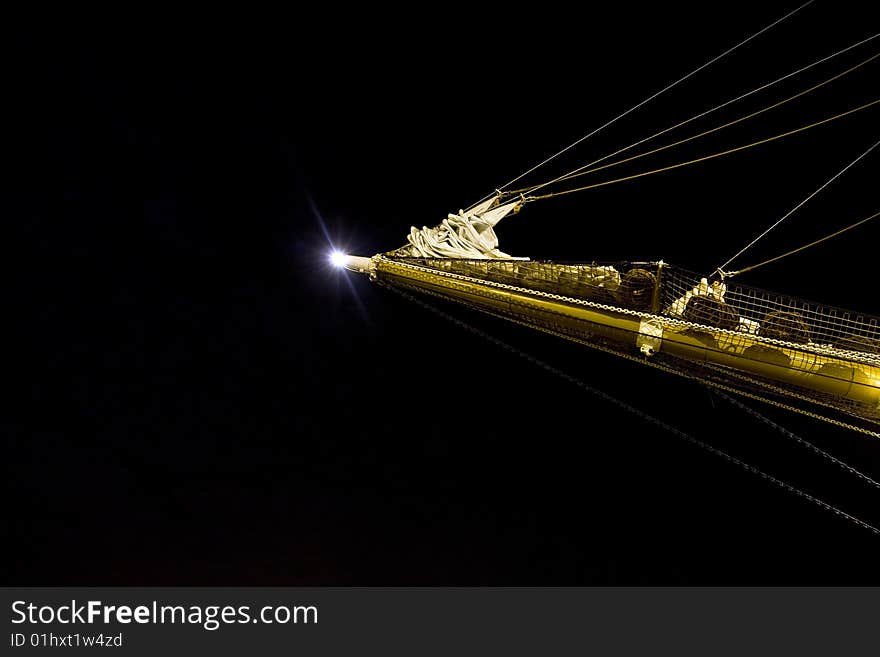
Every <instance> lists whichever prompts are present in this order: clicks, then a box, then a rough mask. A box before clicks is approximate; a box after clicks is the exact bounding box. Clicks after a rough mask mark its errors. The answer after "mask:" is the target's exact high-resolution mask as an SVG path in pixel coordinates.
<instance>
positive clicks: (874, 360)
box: [375, 100, 880, 365]
mask: <svg viewBox="0 0 880 657" xmlns="http://www.w3.org/2000/svg"><path fill="white" fill-rule="evenodd" d="M877 102H880V100H878V101H877ZM375 257H376V259H377V260H378V261H379V262H387V263H393V264H394V265H397V266H399V267H403V268H405V269H412V270H413V271H420V272H422V273H426V274H431V275H434V276H442V277H444V278H451V279H455V280H460V281H466V282H468V283H473V279H472V278H470V277H468V276H464V275H462V274H455V273H453V272H447V271H440V270H437V269H432V268H431V267H425V266H422V265H417V264H415V263H411V262H406V261H404V260H400V259H396V258H395V259H392V258H388V257H386V256H385V255H384V254H380V255H378V256H375ZM480 285H485V286H487V287H494V288H497V289H500V290H509V291H511V292H517V293H525V294H529V295H531V296H538V297H542V298H545V299H552V300H554V301H562V302H563V303H567V304H573V305H576V306H584V307H586V308H598V309H600V310H606V311H610V312H615V313H619V314H622V315H628V316H630V317H638V318H639V320H643V319H659V320H661V321H663V322H665V323H666V324H668V325H669V326H676V327H680V328H689V329H705V328H706V327H705V326H703V325H701V324H696V323H694V322H689V321H687V320H684V319H678V318H676V317H669V316H667V315H657V314H655V313H646V312H639V311H637V310H630V309H628V308H622V307H620V306H612V305H609V304H606V303H598V302H596V301H587V300H585V299H576V298H574V297H567V296H564V295H562V294H554V293H553V292H543V291H541V290H532V289H528V288H523V287H518V286H516V285H509V284H507V283H499V282H497V281H490V280H480ZM712 330H713V331H714V332H716V333H721V334H724V335H729V336H734V337H740V336H742V332H740V331H735V330H731V329H723V328H717V327H712ZM750 337H751V338H752V339H753V340H755V342H759V343H761V344H769V345H776V346H779V347H785V348H787V349H796V350H798V351H803V352H806V353H810V354H814V355H818V356H827V355H829V353H828V352H829V350H828V349H826V348H822V347H815V346H812V345H805V344H801V343H799V342H789V341H786V340H778V339H776V338H767V337H763V336H750ZM840 352H844V353H845V354H846V358H847V359H848V360H853V361H856V362H860V363H864V364H867V365H877V364H880V358H878V357H877V356H871V355H870V354H866V353H862V352H857V351H849V350H845V349H834V354H832V355H836V354H838V353H840Z"/></svg>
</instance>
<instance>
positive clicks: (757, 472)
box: [378, 281, 880, 536]
mask: <svg viewBox="0 0 880 657" xmlns="http://www.w3.org/2000/svg"><path fill="white" fill-rule="evenodd" d="M378 282H379V284H380V285H381V286H382V287H384V288H387V289H389V290H391V291H393V292H394V293H396V294H398V295H400V296H401V297H403V298H405V299H408V300H409V301H412V302H413V303H415V304H417V305H419V306H421V307H423V308H425V309H427V310H430V311H431V312H433V313H435V314H437V315H439V316H440V317H443V318H444V319H446V320H447V321H449V322H452V323H453V324H455V325H457V326H459V327H461V328H464V329H465V330H467V331H470V332H472V333H474V334H475V335H477V336H479V337H481V338H482V339H484V340H486V341H488V342H490V343H492V344H494V345H496V346H498V347H501V348H502V349H504V350H506V351H509V352H511V353H513V354H516V355H517V356H519V357H521V358H523V359H525V360H526V361H528V362H530V363H532V364H533V365H537V366H538V367H540V368H542V369H544V370H546V371H548V372H550V373H552V374H555V375H557V376H559V377H560V378H562V379H565V380H566V381H568V382H569V383H573V384H574V385H576V386H578V387H579V388H581V389H582V390H585V391H587V392H589V393H590V394H592V395H594V396H596V397H599V398H600V399H602V400H604V401H606V402H608V403H610V404H613V405H615V406H617V407H619V408H622V409H623V410H625V411H627V412H629V413H631V414H633V415H635V416H637V417H639V418H641V419H643V420H644V421H646V422H649V423H651V424H654V425H656V426H658V427H660V428H662V429H664V430H665V431H668V432H669V433H671V434H673V435H674V436H676V437H678V438H681V439H682V440H684V441H686V442H688V443H690V444H692V445H695V446H697V447H699V448H701V449H703V450H705V451H707V452H709V453H710V454H714V455H715V456H719V457H721V458H723V459H724V460H725V461H727V462H728V463H732V464H734V465H736V466H739V467H740V468H742V469H743V470H746V471H747V472H750V473H752V474H754V475H757V476H758V477H760V478H761V479H764V480H765V481H768V482H770V483H772V484H774V485H776V486H778V487H780V488H782V489H784V490H787V491H788V492H790V493H792V494H794V495H797V496H798V497H801V498H803V499H805V500H807V501H808V502H811V503H813V504H814V505H816V506H818V507H820V508H822V509H824V510H826V511H829V512H831V513H833V514H834V515H836V516H838V517H840V518H843V519H845V520H848V521H850V522H851V523H853V524H855V525H857V526H859V527H861V528H863V529H867V530H868V531H870V532H871V533H873V534H874V535H877V536H880V529H878V528H877V527H874V526H873V525H871V524H869V523H867V522H865V521H864V520H861V519H859V518H856V517H855V516H852V515H850V514H848V513H846V512H845V511H843V510H841V509H839V508H837V507H836V506H833V505H831V504H829V503H828V502H825V501H824V500H821V499H819V498H818V497H815V496H814V495H811V494H810V493H807V492H806V491H804V490H801V489H800V488H797V487H795V486H793V485H791V484H789V483H787V482H785V481H783V480H782V479H779V478H778V477H774V476H773V475H771V474H768V473H766V472H764V471H763V470H760V469H758V468H756V467H755V466H753V465H751V464H749V463H746V462H745V461H743V460H741V459H739V458H737V457H735V456H732V455H730V454H728V453H727V452H725V451H722V450H720V449H718V448H717V447H713V446H712V445H709V444H708V443H705V442H703V441H702V440H699V439H698V438H694V437H693V436H691V435H689V434H687V433H685V432H684V431H682V430H680V429H678V428H676V427H673V426H672V425H670V424H667V423H666V422H664V421H663V420H661V419H659V418H657V417H655V416H653V415H650V414H648V413H646V412H644V411H642V410H639V409H638V408H636V407H634V406H632V405H630V404H628V403H626V402H624V401H621V400H619V399H617V398H616V397H613V396H611V395H609V394H608V393H605V392H602V391H601V390H598V389H597V388H593V387H592V386H590V385H587V384H586V383H584V382H583V381H581V380H580V379H577V378H575V377H573V376H572V375H570V374H567V373H566V372H563V371H561V370H558V369H556V368H555V367H553V366H552V365H550V364H548V363H545V362H544V361H542V360H540V359H538V358H535V357H534V356H532V355H530V354H527V353H526V352H524V351H522V350H520V349H518V348H516V347H514V346H512V345H509V344H507V343H506V342H504V341H503V340H499V339H498V338H496V337H494V336H491V335H489V334H488V333H485V332H483V331H481V330H479V329H477V328H475V327H473V326H471V325H469V324H467V323H466V322H463V321H462V320H460V319H457V318H456V317H453V316H451V315H449V314H447V313H445V312H443V311H442V310H440V309H439V308H435V307H434V306H432V305H431V304H429V303H427V302H425V301H423V300H422V299H419V298H417V297H414V296H413V295H411V294H409V293H407V292H404V291H403V290H401V289H399V288H397V287H396V286H394V285H391V284H389V283H386V282H384V281H378Z"/></svg>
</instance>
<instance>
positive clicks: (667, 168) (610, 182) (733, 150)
mask: <svg viewBox="0 0 880 657" xmlns="http://www.w3.org/2000/svg"><path fill="white" fill-rule="evenodd" d="M877 103H880V98H878V99H877V100H872V101H871V102H870V103H866V104H864V105H860V106H859V107H855V108H853V109H850V110H847V111H845V112H841V113H840V114H835V115H834V116H830V117H828V118H826V119H822V120H821V121H816V122H815V123H810V124H808V125H805V126H801V127H800V128H796V129H794V130H790V131H788V132H783V133H782V134H779V135H774V136H772V137H767V138H765V139H760V140H758V141H754V142H752V143H750V144H746V145H745V146H737V147H736V148H731V149H728V150H726V151H721V152H718V153H713V154H711V155H705V156H703V157H698V158H696V159H693V160H687V161H686V162H679V163H678V164H671V165H669V166H665V167H661V168H659V169H652V170H651V171H643V172H642V173H636V174H633V175H631V176H624V177H623V178H615V179H613V180H605V181H602V182H598V183H593V184H592V185H584V186H583V187H575V188H574V189H566V190H563V191H561V192H549V193H547V194H541V195H539V196H526V197H525V199H526V200H527V201H541V200H543V199H547V198H553V197H554V196H565V195H566V194H574V193H575V192H582V191H585V190H588V189H595V188H596V187H604V186H605V185H613V184H614V183H619V182H625V181H627V180H635V179H636V178H643V177H645V176H651V175H653V174H655V173H663V172H664V171H671V170H672V169H678V168H681V167H685V166H689V165H691V164H697V163H698V162H705V161H706V160H712V159H714V158H716V157H721V156H722V155H730V154H731V153H736V152H738V151H743V150H746V149H748V148H753V147H755V146H760V145H762V144H766V143H769V142H771V141H776V140H777V139H782V138H783V137H789V136H791V135H794V134H797V133H799V132H803V131H805V130H809V129H810V128H815V127H816V126H820V125H823V124H825V123H830V122H831V121H836V120H837V119H841V118H843V117H845V116H847V115H849V114H853V113H854V112H859V111H861V110H863V109H867V108H869V107H871V106H873V105H876V104H877ZM841 173H842V172H841ZM829 182H830V181H829ZM729 262H730V261H728V264H729ZM723 266H725V265H722V267H723Z"/></svg>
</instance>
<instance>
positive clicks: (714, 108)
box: [524, 32, 880, 193]
mask: <svg viewBox="0 0 880 657" xmlns="http://www.w3.org/2000/svg"><path fill="white" fill-rule="evenodd" d="M877 37H880V32H878V33H877V34H874V35H873V36H869V37H868V38H867V39H863V40H861V41H859V42H858V43H854V44H852V45H850V46H847V47H846V48H844V49H843V50H838V51H837V52H835V53H832V54H831V55H828V56H827V57H823V58H822V59H818V60H816V61H815V62H813V63H812V64H807V65H806V66H804V67H803V68H799V69H798V70H796V71H792V72H791V73H788V74H786V75H783V76H782V77H781V78H776V79H775V80H773V81H772V82H768V83H767V84H764V85H761V86H760V87H757V88H756V89H752V90H751V91H748V92H746V93H744V94H742V95H741V96H737V97H736V98H731V99H730V100H728V101H726V102H723V103H721V104H720V105H716V106H715V107H713V108H712V109H708V110H706V111H705V112H701V113H700V114H696V115H694V116H692V117H691V118H689V119H685V120H684V121H682V122H681V123H676V124H675V125H673V126H670V127H668V128H666V129H665V130H661V131H660V132H655V133H654V134H653V135H651V136H650V137H645V138H644V139H640V140H639V141H637V142H634V143H632V144H630V145H629V146H624V147H623V148H621V149H620V150H617V151H614V152H613V153H609V154H608V155H603V156H602V157H600V158H599V159H597V160H593V161H592V162H590V163H589V164H585V165H583V166H580V167H578V168H576V169H572V170H571V171H569V172H568V173H566V174H563V175H561V176H558V177H557V178H554V179H553V180H550V181H548V182H545V183H541V184H540V185H536V186H535V187H530V188H529V189H528V192H529V193H534V192H536V191H537V190H539V189H541V188H543V187H546V186H547V185H552V184H554V183H558V182H560V181H562V180H565V179H566V178H569V177H574V176H575V175H576V174H578V173H580V172H581V171H584V170H585V169H589V168H590V167H593V166H595V165H597V164H599V163H600V162H604V161H605V160H607V159H608V158H611V157H614V156H615V155H620V154H621V153H624V152H626V151H628V150H630V149H632V148H635V147H636V146H641V145H642V144H644V143H645V142H647V141H651V140H652V139H654V138H656V137H659V136H661V135H665V134H666V133H667V132H672V131H673V130H676V129H678V128H680V127H682V126H683V125H687V124H688V123H691V122H692V121H696V120H697V119H701V118H703V117H704V116H708V115H709V114H712V113H713V112H716V111H718V110H720V109H723V108H725V107H727V106H728V105H732V104H733V103H736V102H739V101H740V100H743V99H744V98H748V97H749V96H752V95H754V94H756V93H758V92H761V91H764V90H765V89H769V88H770V87H772V86H773V85H775V84H778V83H780V82H783V81H785V80H787V79H789V78H791V77H794V76H795V75H799V74H800V73H803V72H804V71H807V70H809V69H811V68H813V67H814V66H818V65H819V64H824V63H825V62H827V61H829V60H831V59H834V58H835V57H837V56H838V55H842V54H844V53H845V52H848V51H850V50H852V49H853V48H858V47H859V46H861V45H864V44H866V43H868V42H869V41H872V40H873V39H876V38H877ZM524 191H525V190H524Z"/></svg>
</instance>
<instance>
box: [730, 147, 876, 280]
mask: <svg viewBox="0 0 880 657" xmlns="http://www.w3.org/2000/svg"><path fill="white" fill-rule="evenodd" d="M878 145H880V141H877V142H875V143H874V145H873V146H871V147H870V148H869V149H868V150H866V151H865V152H864V153H862V154H861V155H859V156H858V157H857V158H856V159H854V160H853V161H852V162H850V163H849V164H847V165H846V166H845V167H843V169H841V170H840V171H838V172H837V173H836V174H834V175H833V176H832V177H831V178H829V179H828V180H827V181H826V182H825V183H824V184H823V185H822V186H821V187H819V189H817V190H816V191H814V192H813V193H812V194H810V195H809V196H807V198H805V199H804V200H803V201H801V202H800V203H798V204H797V205H796V206H794V207H793V208H792V209H791V210H789V211H788V212H786V213H785V215H783V216H782V218H781V219H779V220H777V221H776V223H774V224H773V225H772V226H770V227H769V228H768V229H767V230H765V231H764V232H763V233H761V234H760V235H758V236H757V237H756V238H755V239H753V240H752V241H751V242H749V243H748V244H747V245H746V246H744V247H743V248H742V249H740V250H739V251H738V252H737V253H736V254H735V255H734V256H733V257H732V258H730V259H729V260H728V261H727V262H725V263H724V264H723V265H721V266H720V267H718V269H717V270H716V271H717V272H718V273H720V274H721V275H722V276H726V275H727V274H726V272H725V271H724V268H725V267H727V266H728V265H729V264H730V263H732V262H733V261H734V260H736V259H737V258H738V257H740V256H741V255H742V254H743V253H745V252H746V251H748V250H749V249H750V248H752V247H753V246H754V245H755V244H757V243H758V242H759V241H760V240H761V239H762V238H763V237H764V236H766V235H767V233H769V232H770V231H771V230H773V229H774V228H776V227H777V226H778V225H779V224H781V223H782V222H783V221H785V220H786V219H788V218H789V217H790V216H791V215H793V214H794V213H795V212H797V210H798V209H800V208H801V207H803V206H804V205H805V204H806V202H807V201H809V200H810V199H811V198H813V197H814V196H816V194H818V193H819V192H821V191H822V190H823V189H825V188H826V187H828V185H830V184H831V183H833V182H834V181H835V180H837V179H838V178H840V176H842V175H843V174H844V173H845V172H846V171H847V170H848V169H849V168H850V167H851V166H853V165H854V164H855V163H856V162H858V161H859V160H861V159H862V158H863V157H865V156H866V155H867V154H868V153H870V152H871V151H872V150H874V149H875V148H876V147H877V146H878Z"/></svg>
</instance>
